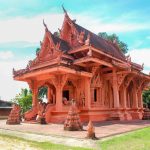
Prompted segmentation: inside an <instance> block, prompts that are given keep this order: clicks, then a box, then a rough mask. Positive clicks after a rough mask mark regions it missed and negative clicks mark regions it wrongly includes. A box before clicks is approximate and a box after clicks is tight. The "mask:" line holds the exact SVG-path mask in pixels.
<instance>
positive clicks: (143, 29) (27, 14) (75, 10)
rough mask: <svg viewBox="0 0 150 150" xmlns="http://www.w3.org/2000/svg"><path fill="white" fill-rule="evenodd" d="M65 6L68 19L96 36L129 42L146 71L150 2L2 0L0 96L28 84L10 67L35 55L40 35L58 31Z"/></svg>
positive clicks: (149, 64)
mask: <svg viewBox="0 0 150 150" xmlns="http://www.w3.org/2000/svg"><path fill="white" fill-rule="evenodd" d="M62 4H63V5H64V7H65V8H66V10H67V11H68V14H69V15H70V17H71V18H72V19H76V20H77V24H79V25H81V26H84V27H85V28H87V29H89V30H91V31H92V32H94V33H96V34H97V33H98V32H107V33H108V34H112V33H116V34H117V35H118V36H119V38H120V40H122V41H124V42H125V43H127V45H128V48H129V54H130V55H131V57H132V61H135V62H137V63H139V64H142V63H144V64H145V65H144V66H145V69H144V71H145V72H147V73H148V72H149V70H150V58H149V57H150V44H149V43H150V19H149V18H150V7H149V6H150V1H149V0H144V1H141V0H132V1H131V0H125V1H123V0H115V1H114V0H107V1H106V0H74V1H71V0H26V1H21V0H9V1H6V0H0V98H1V99H4V100H10V99H12V98H14V97H15V95H16V93H18V92H19V90H20V89H21V88H24V87H27V84H25V83H21V82H17V81H13V79H12V68H13V67H14V68H16V69H19V68H23V67H25V66H26V64H27V62H28V60H30V59H33V58H34V57H35V51H36V48H37V47H39V43H40V40H42V39H43V36H44V27H43V23H42V20H43V19H44V20H45V22H46V24H47V26H48V28H49V30H50V31H51V32H54V31H57V30H58V28H61V25H62V22H63V17H64V14H63V11H62V8H61V5H62Z"/></svg>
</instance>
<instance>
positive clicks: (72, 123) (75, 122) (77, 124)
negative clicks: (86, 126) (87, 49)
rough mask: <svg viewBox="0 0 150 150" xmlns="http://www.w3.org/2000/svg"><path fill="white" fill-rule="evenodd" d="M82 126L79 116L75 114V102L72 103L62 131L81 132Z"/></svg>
mask: <svg viewBox="0 0 150 150" xmlns="http://www.w3.org/2000/svg"><path fill="white" fill-rule="evenodd" d="M82 129H83V127H82V124H81V121H80V117H79V114H78V112H77V108H76V105H75V102H72V105H71V107H70V110H69V112H68V116H67V119H66V121H65V123H64V130H68V131H80V130H82Z"/></svg>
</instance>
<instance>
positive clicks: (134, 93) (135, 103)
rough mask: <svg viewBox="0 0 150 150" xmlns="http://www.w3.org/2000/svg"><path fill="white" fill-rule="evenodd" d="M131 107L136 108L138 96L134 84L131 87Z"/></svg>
mask: <svg viewBox="0 0 150 150" xmlns="http://www.w3.org/2000/svg"><path fill="white" fill-rule="evenodd" d="M132 107H133V108H135V109H137V108H138V96H137V90H136V87H135V85H134V88H133V106H132Z"/></svg>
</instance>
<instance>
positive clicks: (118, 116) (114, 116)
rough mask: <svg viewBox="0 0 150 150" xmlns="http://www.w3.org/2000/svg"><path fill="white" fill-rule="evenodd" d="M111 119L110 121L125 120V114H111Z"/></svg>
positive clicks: (118, 112)
mask: <svg viewBox="0 0 150 150" xmlns="http://www.w3.org/2000/svg"><path fill="white" fill-rule="evenodd" d="M110 118H111V119H110V120H125V118H124V115H123V113H121V112H120V111H116V112H113V113H111V115H110Z"/></svg>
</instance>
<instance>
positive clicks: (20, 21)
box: [0, 14, 63, 43]
mask: <svg viewBox="0 0 150 150" xmlns="http://www.w3.org/2000/svg"><path fill="white" fill-rule="evenodd" d="M43 19H45V22H46V24H47V26H48V27H49V29H50V30H51V31H52V32H54V31H55V30H57V29H58V27H60V25H61V24H62V20H63V14H45V15H43V16H36V17H32V18H23V17H17V18H13V19H9V20H0V26H1V27H0V42H10V41H11V42H13V41H28V42H31V43H33V42H39V41H40V40H42V38H43V36H44V26H43Z"/></svg>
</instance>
